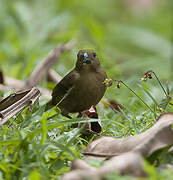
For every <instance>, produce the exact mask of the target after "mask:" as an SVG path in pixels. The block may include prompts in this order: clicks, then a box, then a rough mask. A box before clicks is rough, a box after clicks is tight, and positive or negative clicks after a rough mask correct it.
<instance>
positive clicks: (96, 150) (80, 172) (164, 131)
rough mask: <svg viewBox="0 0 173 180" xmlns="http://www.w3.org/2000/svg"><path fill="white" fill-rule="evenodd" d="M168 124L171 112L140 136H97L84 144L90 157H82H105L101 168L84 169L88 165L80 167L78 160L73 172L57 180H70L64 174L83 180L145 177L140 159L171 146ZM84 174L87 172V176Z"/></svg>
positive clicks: (170, 132) (170, 125)
mask: <svg viewBox="0 0 173 180" xmlns="http://www.w3.org/2000/svg"><path fill="white" fill-rule="evenodd" d="M172 124H173V113H165V114H162V115H161V116H160V117H159V118H158V121H157V122H156V124H155V125H153V126H152V127H151V128H150V129H148V130H146V131H145V132H143V133H141V134H138V135H135V136H130V137H126V138H121V139H115V138H113V137H101V138H99V139H97V140H95V141H93V142H92V143H91V144H89V145H88V148H87V152H86V154H87V153H88V154H89V155H90V156H86V157H87V158H88V157H89V158H95V157H97V154H98V157H100V156H101V155H102V156H104V157H105V158H106V157H110V159H109V160H107V161H106V163H105V164H104V165H103V166H102V167H100V168H98V169H93V170H92V169H91V168H90V167H88V166H89V165H87V166H85V168H86V169H85V168H81V164H85V163H84V162H81V161H80V163H79V164H78V165H75V168H76V170H74V169H75V168H74V167H73V171H71V172H69V173H67V174H66V175H65V176H63V177H62V178H61V180H71V179H70V178H68V175H72V176H73V177H75V178H76V179H77V180H84V179H85V178H89V179H99V180H101V179H103V177H104V176H105V175H106V174H109V173H112V172H118V173H121V174H130V175H133V176H140V177H144V176H146V174H145V172H144V171H143V161H142V157H146V156H149V155H151V154H152V153H153V152H155V151H157V150H159V149H161V148H164V147H167V146H170V145H173V138H172V137H173V130H172ZM115 155H116V156H115ZM112 156H113V157H112ZM87 158H85V160H86V159H87ZM105 158H104V159H105ZM83 161H84V160H83ZM76 163H77V162H76ZM89 169H90V171H89ZM87 172H90V173H89V174H87ZM69 177H70V176H69Z"/></svg>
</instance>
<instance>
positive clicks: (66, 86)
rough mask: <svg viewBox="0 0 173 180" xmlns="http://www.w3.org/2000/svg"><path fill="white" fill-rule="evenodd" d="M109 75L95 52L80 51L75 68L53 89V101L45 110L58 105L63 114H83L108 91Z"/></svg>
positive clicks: (67, 115)
mask: <svg viewBox="0 0 173 180" xmlns="http://www.w3.org/2000/svg"><path fill="white" fill-rule="evenodd" d="M106 78H107V75H106V73H105V71H104V70H103V68H102V67H101V65H100V62H99V59H98V57H97V55H96V53H95V52H94V51H93V50H80V51H79V52H78V54H77V62H76V65H75V68H74V69H73V70H72V71H71V72H69V73H68V74H67V75H66V76H65V77H64V78H63V79H62V80H61V81H60V82H59V83H58V84H57V85H56V86H55V88H54V89H53V92H52V99H51V100H50V101H49V102H48V103H47V104H46V108H45V110H48V109H50V108H52V107H53V106H55V105H57V106H58V107H59V108H60V109H61V114H62V115H63V116H66V117H68V118H71V117H70V116H69V113H76V112H79V113H81V112H82V111H85V110H88V109H90V107H91V106H92V105H94V106H95V105H97V104H98V103H99V101H100V100H101V98H102V97H103V95H104V93H105V91H106V85H105V83H104V81H105V79H106Z"/></svg>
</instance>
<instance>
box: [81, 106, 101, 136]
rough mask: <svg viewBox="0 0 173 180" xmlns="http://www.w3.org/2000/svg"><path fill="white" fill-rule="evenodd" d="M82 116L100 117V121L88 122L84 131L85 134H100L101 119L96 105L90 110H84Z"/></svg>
mask: <svg viewBox="0 0 173 180" xmlns="http://www.w3.org/2000/svg"><path fill="white" fill-rule="evenodd" d="M81 116H82V117H83V118H91V119H98V121H95V122H87V123H86V128H85V130H84V132H83V133H84V134H88V133H95V134H100V133H101V132H102V126H101V120H100V119H99V117H98V114H97V109H96V107H93V106H92V107H91V108H90V109H89V110H86V111H84V112H83V113H82V115H81ZM78 117H80V114H79V115H78Z"/></svg>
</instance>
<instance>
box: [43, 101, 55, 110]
mask: <svg viewBox="0 0 173 180" xmlns="http://www.w3.org/2000/svg"><path fill="white" fill-rule="evenodd" d="M53 106H54V104H53V102H52V100H50V101H49V102H47V103H46V104H45V111H48V110H49V109H51V108H52V107H53Z"/></svg>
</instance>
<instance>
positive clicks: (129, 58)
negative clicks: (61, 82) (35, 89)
mask: <svg viewBox="0 0 173 180" xmlns="http://www.w3.org/2000/svg"><path fill="white" fill-rule="evenodd" d="M172 4H173V3H172V1H171V0H164V1H163V0H35V1H34V0H30V1H27V0H13V1H11V0H0V68H1V69H2V70H3V72H4V73H5V75H7V76H11V77H15V78H18V79H23V80H25V79H27V77H28V76H29V75H30V74H31V72H32V70H33V69H34V67H35V66H36V65H37V64H38V63H39V62H40V61H41V60H42V59H43V58H44V57H45V56H46V55H47V54H48V52H49V51H50V50H51V49H52V48H54V47H55V46H57V45H58V44H62V43H65V42H67V41H69V40H71V39H72V38H74V39H76V41H77V43H76V44H75V45H74V47H73V48H72V49H71V50H70V51H69V52H66V53H64V54H63V56H61V58H60V61H58V63H57V64H56V66H54V69H55V70H56V71H57V72H58V73H59V74H60V75H62V76H64V75H65V74H66V73H67V72H68V71H69V70H70V69H71V68H72V67H73V65H74V63H75V61H76V54H77V52H78V50H79V49H82V48H92V49H95V51H96V52H97V54H98V56H99V57H100V60H101V62H102V66H103V67H104V69H105V70H106V71H107V74H108V76H109V77H112V78H115V79H123V80H129V81H130V82H133V81H134V80H139V79H140V77H141V76H142V74H143V73H144V72H145V71H148V70H150V69H152V70H154V71H155V72H156V73H157V74H158V76H159V77H160V78H161V79H162V80H168V81H170V80H171V78H172V77H173V73H172V70H173V62H172V65H171V61H173V59H171V53H172V52H171V50H172V46H173V44H172V42H171V39H173V26H172V25H173V16H172V14H173V10H172V9H173V6H172Z"/></svg>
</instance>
